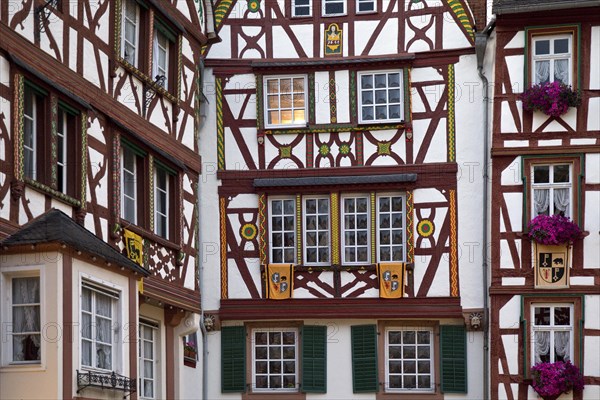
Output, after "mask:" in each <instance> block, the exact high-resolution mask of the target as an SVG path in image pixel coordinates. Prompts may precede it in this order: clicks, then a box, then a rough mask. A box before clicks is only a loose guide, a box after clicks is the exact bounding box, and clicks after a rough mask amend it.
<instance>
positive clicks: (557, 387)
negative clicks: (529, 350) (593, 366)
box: [531, 361, 584, 397]
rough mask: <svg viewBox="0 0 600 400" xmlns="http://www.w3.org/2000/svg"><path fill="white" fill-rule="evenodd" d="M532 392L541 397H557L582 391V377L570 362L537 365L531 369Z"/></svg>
mask: <svg viewBox="0 0 600 400" xmlns="http://www.w3.org/2000/svg"><path fill="white" fill-rule="evenodd" d="M531 374H532V375H533V383H532V384H531V386H533V390H535V391H536V392H537V394H539V395H540V396H542V397H553V396H559V395H561V394H562V393H568V392H570V391H571V390H582V389H583V385H584V384H583V376H581V372H580V371H579V368H577V366H575V365H573V364H571V362H570V361H567V362H562V361H557V362H554V363H538V364H536V365H534V366H533V367H532V368H531Z"/></svg>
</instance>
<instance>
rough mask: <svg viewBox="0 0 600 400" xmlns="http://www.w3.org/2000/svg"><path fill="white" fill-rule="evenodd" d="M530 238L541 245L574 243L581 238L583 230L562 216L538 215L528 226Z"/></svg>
mask: <svg viewBox="0 0 600 400" xmlns="http://www.w3.org/2000/svg"><path fill="white" fill-rule="evenodd" d="M527 229H528V230H529V234H528V235H529V238H530V239H532V240H535V241H536V242H537V243H540V244H547V245H559V244H565V243H573V242H574V241H575V240H577V239H579V237H581V229H579V226H578V225H577V224H576V223H575V222H573V221H571V220H570V219H569V218H568V217H564V216H562V215H559V214H556V215H538V216H537V217H535V218H534V219H532V220H531V221H529V224H527Z"/></svg>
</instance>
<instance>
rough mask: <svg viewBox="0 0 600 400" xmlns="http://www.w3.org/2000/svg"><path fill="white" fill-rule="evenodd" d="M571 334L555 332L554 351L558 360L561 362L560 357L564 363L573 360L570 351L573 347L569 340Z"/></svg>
mask: <svg viewBox="0 0 600 400" xmlns="http://www.w3.org/2000/svg"><path fill="white" fill-rule="evenodd" d="M570 337H571V332H554V351H555V352H556V356H557V357H556V358H557V359H556V360H554V361H559V360H558V357H561V358H562V360H563V361H569V360H571V355H570V354H569V353H570V350H571V345H570V343H569V339H570Z"/></svg>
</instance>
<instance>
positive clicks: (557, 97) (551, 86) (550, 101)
mask: <svg viewBox="0 0 600 400" xmlns="http://www.w3.org/2000/svg"><path fill="white" fill-rule="evenodd" d="M520 98H521V100H522V101H523V108H524V109H525V110H527V111H542V112H543V113H544V114H546V115H550V116H553V117H560V116H561V115H563V114H564V113H566V112H567V111H568V110H569V107H578V106H579V105H580V104H581V94H580V93H579V92H578V91H574V90H573V89H571V87H570V86H567V85H565V84H564V83H562V82H547V83H541V84H539V85H533V86H532V87H530V88H528V89H526V90H525V91H524V92H523V93H522V94H521V96H520Z"/></svg>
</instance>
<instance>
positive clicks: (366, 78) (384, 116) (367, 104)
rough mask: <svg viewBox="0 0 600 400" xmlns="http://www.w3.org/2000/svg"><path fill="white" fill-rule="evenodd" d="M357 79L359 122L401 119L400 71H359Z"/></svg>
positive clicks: (395, 120)
mask: <svg viewBox="0 0 600 400" xmlns="http://www.w3.org/2000/svg"><path fill="white" fill-rule="evenodd" d="M358 81H359V87H360V93H359V108H360V113H359V121H360V122H361V123H365V122H400V121H402V119H403V110H402V90H403V89H402V72H401V71H389V72H383V71H382V72H365V73H360V74H359V76H358Z"/></svg>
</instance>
